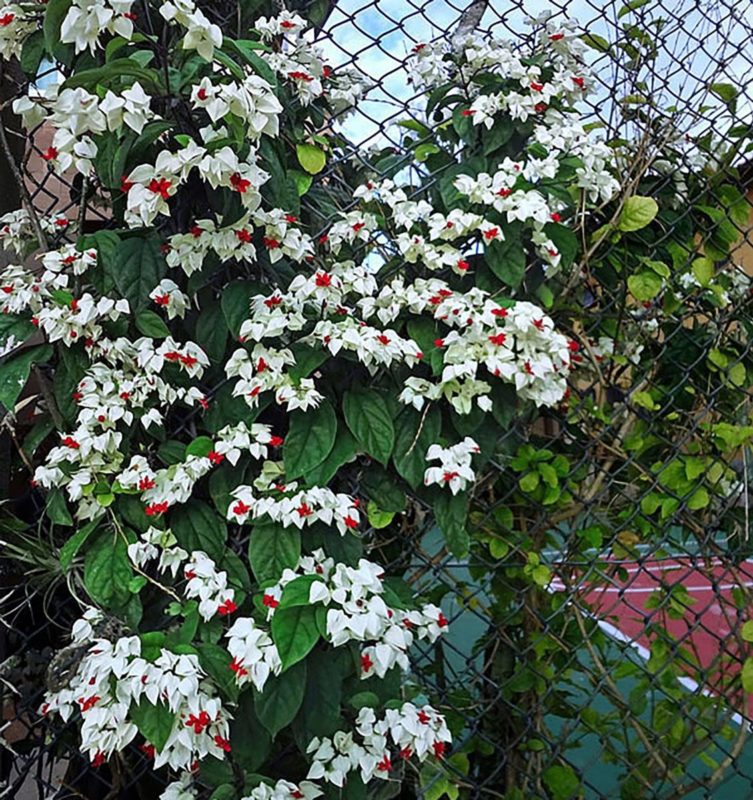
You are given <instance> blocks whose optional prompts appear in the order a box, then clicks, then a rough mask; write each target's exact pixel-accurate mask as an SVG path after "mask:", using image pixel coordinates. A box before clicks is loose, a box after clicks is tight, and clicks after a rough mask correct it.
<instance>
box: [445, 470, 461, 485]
mask: <svg viewBox="0 0 753 800" xmlns="http://www.w3.org/2000/svg"><path fill="white" fill-rule="evenodd" d="M459 475H460V473H459V472H452V471H449V470H448V471H447V472H445V474H444V475H443V476H442V480H443V481H444V482H445V483H449V482H450V481H451V480H452V479H453V478H457V477H458V476H459Z"/></svg>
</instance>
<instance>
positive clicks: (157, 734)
mask: <svg viewBox="0 0 753 800" xmlns="http://www.w3.org/2000/svg"><path fill="white" fill-rule="evenodd" d="M128 716H129V717H130V718H131V719H132V720H133V722H134V723H135V725H136V727H137V728H138V729H139V733H140V734H141V735H142V736H143V737H144V738H145V739H146V741H147V742H149V744H153V745H154V747H155V749H156V750H157V752H160V751H161V750H162V748H163V747H164V746H165V744H166V742H167V740H168V739H169V738H170V734H171V733H172V730H173V726H174V725H175V716H176V715H175V712H174V711H170V709H169V708H168V707H167V706H166V705H164V704H163V703H157V705H156V706H155V705H152V704H151V703H150V702H149V701H148V700H146V699H143V700H141V702H140V703H132V704H131V707H130V709H129V710H128Z"/></svg>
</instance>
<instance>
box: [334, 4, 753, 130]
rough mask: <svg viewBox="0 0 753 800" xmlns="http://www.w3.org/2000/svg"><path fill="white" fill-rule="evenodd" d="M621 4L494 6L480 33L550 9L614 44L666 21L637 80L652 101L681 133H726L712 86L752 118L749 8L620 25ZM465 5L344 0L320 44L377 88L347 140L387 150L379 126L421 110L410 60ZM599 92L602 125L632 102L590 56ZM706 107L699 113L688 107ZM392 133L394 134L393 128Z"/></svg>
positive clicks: (671, 8) (625, 20) (742, 116)
mask: <svg viewBox="0 0 753 800" xmlns="http://www.w3.org/2000/svg"><path fill="white" fill-rule="evenodd" d="M622 5H623V4H622V3H621V2H613V1H612V0H601V1H599V0H594V2H593V3H592V2H588V0H560V2H559V3H550V2H543V0H527V1H526V2H521V0H516V2H501V0H489V3H488V6H487V12H486V14H485V15H484V18H483V19H482V25H481V27H482V28H485V29H488V28H491V29H492V30H495V31H497V32H499V33H501V34H502V35H503V36H505V37H507V36H510V35H512V36H514V34H515V33H516V32H521V31H524V30H525V28H526V26H525V18H526V17H527V16H538V15H539V14H541V13H542V12H544V11H552V12H554V13H555V14H558V15H562V16H563V17H567V18H569V19H574V20H576V21H577V22H578V23H579V24H580V25H581V26H582V27H583V28H584V29H586V30H588V31H589V32H591V33H594V34H598V35H600V36H602V37H604V38H606V39H607V41H609V42H619V41H620V40H621V39H622V40H623V41H624V35H623V27H624V26H626V25H638V26H640V27H641V28H642V29H644V30H651V31H655V30H657V29H656V28H655V27H652V23H653V24H656V22H657V20H659V19H660V18H664V19H666V20H667V23H666V24H665V25H664V26H663V27H662V29H661V32H660V33H658V34H657V35H656V36H655V41H656V45H657V47H658V55H657V58H656V61H655V62H654V65H653V67H652V69H650V70H645V71H644V73H643V74H642V75H641V77H642V78H643V79H644V80H645V81H646V83H647V88H648V93H649V94H650V95H652V96H655V97H658V98H660V100H661V104H662V105H663V106H665V107H666V106H668V105H671V106H676V107H677V109H678V113H679V114H680V117H679V121H680V125H681V126H682V127H684V129H685V130H687V131H689V132H692V133H696V134H697V133H701V132H705V131H706V130H707V129H713V130H714V131H715V132H716V133H717V134H719V133H721V132H722V131H724V130H725V129H726V128H727V127H729V124H730V120H731V115H730V114H729V112H728V110H727V109H726V107H725V105H724V103H723V102H722V101H720V100H719V99H718V98H716V97H714V96H713V95H711V94H710V93H709V91H708V86H709V84H711V83H729V84H730V85H732V86H734V87H736V88H737V89H738V90H739V91H740V96H739V97H738V100H737V109H736V117H737V118H738V119H739V120H747V121H750V120H751V119H752V118H753V81H751V78H750V75H752V74H753V44H751V42H753V13H751V7H752V5H751V0H648V2H646V3H645V4H644V5H643V6H642V7H640V8H638V9H636V10H634V11H631V12H630V13H628V14H627V15H625V16H623V17H622V18H618V16H617V15H618V11H619V9H620V8H622ZM467 6H468V3H467V2H461V3H458V2H455V3H451V2H448V0H423V2H421V0H340V2H338V3H337V6H336V8H335V10H334V11H333V12H332V14H331V15H330V17H329V19H328V21H327V24H326V31H325V38H324V39H322V40H321V41H320V44H321V45H322V46H323V47H324V49H325V52H326V53H327V55H328V57H329V58H330V60H331V61H332V63H333V64H335V65H338V64H346V63H354V64H355V65H356V66H357V67H358V68H359V69H360V70H362V71H363V72H364V73H365V74H366V75H368V76H369V77H370V78H371V79H372V80H374V81H375V82H376V85H375V86H374V88H373V89H372V90H371V91H370V92H369V94H368V96H367V98H366V100H365V101H364V102H362V103H359V106H358V110H357V112H356V114H355V115H352V116H351V117H350V118H349V119H348V120H347V121H345V123H344V124H343V130H344V132H345V133H346V134H347V135H348V137H349V138H350V139H351V141H354V142H359V143H364V144H369V143H375V142H377V141H379V142H382V143H384V135H383V132H382V134H381V135H380V127H383V126H384V125H385V122H387V121H389V120H390V119H393V118H394V117H396V116H399V115H401V114H402V113H403V112H402V109H403V107H404V106H405V105H406V104H407V106H408V108H409V110H412V111H415V110H417V109H416V103H415V102H411V99H412V98H413V96H414V92H413V90H412V87H411V86H410V85H409V84H408V80H407V78H408V75H407V72H406V69H405V67H404V64H403V62H404V59H405V57H406V56H407V55H408V53H409V52H410V49H411V48H412V46H413V45H414V44H416V43H418V42H426V41H430V40H433V39H436V38H439V37H442V36H443V35H445V32H446V31H447V30H451V29H452V27H453V26H454V25H455V24H456V23H457V20H458V18H459V16H460V15H461V14H462V11H463V9H464V8H466V7H467ZM589 55H590V58H591V60H592V66H593V68H594V69H595V71H596V73H597V76H598V80H599V83H600V85H599V87H598V90H597V92H596V95H595V97H594V101H593V105H592V107H591V108H590V109H587V110H586V111H587V113H590V114H592V115H595V116H596V117H599V118H602V119H608V118H609V117H610V115H612V116H613V115H614V112H615V109H614V107H613V106H612V104H611V101H610V100H609V97H610V95H612V96H617V97H624V96H625V95H628V94H634V89H633V88H632V87H629V86H628V85H627V82H626V80H625V75H626V73H625V72H624V70H623V71H615V69H614V61H613V59H612V58H611V57H609V56H604V55H603V54H601V53H598V52H597V51H590V53H589ZM704 106H709V107H708V108H705V109H704V110H703V111H702V113H701V114H700V115H699V114H697V113H696V114H694V113H691V110H692V109H698V108H699V107H701V108H703V107H704ZM392 135H394V128H393V129H392Z"/></svg>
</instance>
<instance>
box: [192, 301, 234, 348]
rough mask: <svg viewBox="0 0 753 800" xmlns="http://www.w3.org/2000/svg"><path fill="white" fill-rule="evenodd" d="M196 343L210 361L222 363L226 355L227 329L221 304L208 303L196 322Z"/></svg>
mask: <svg viewBox="0 0 753 800" xmlns="http://www.w3.org/2000/svg"><path fill="white" fill-rule="evenodd" d="M196 341H197V342H200V343H201V347H202V349H203V350H204V352H205V353H206V354H207V357H208V358H209V360H210V361H213V362H215V361H220V360H221V359H222V357H223V356H224V354H225V346H226V344H227V328H226V327H225V319H224V315H223V313H222V308H221V306H220V304H219V303H208V304H207V305H205V306H204V308H203V309H202V310H201V313H200V314H199V318H198V319H197V320H196Z"/></svg>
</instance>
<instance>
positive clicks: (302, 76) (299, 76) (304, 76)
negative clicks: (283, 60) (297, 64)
mask: <svg viewBox="0 0 753 800" xmlns="http://www.w3.org/2000/svg"><path fill="white" fill-rule="evenodd" d="M288 78H290V79H291V80H293V81H305V82H306V83H310V82H311V81H313V80H314V76H313V75H309V74H308V72H302V71H301V70H295V71H294V72H288Z"/></svg>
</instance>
